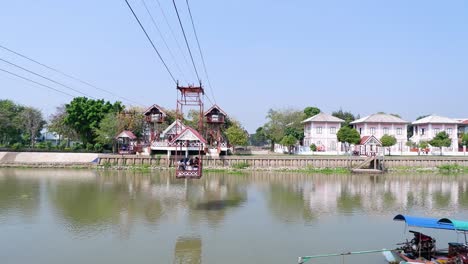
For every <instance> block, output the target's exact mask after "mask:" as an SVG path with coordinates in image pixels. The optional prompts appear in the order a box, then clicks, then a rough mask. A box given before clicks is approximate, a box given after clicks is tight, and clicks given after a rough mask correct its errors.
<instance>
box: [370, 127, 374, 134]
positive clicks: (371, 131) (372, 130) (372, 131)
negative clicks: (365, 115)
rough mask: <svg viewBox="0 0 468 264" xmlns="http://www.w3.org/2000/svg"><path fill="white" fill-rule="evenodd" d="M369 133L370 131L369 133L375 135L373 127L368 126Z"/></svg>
mask: <svg viewBox="0 0 468 264" xmlns="http://www.w3.org/2000/svg"><path fill="white" fill-rule="evenodd" d="M370 133H371V135H375V127H371V128H370Z"/></svg>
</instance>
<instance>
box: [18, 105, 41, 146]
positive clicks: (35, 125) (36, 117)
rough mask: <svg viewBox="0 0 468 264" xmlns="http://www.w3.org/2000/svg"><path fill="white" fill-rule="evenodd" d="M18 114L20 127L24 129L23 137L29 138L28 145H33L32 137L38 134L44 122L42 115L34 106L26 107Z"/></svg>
mask: <svg viewBox="0 0 468 264" xmlns="http://www.w3.org/2000/svg"><path fill="white" fill-rule="evenodd" d="M20 116H21V123H22V127H23V129H24V134H23V135H24V136H25V138H28V139H29V145H30V146H31V147H34V142H35V140H34V139H35V138H36V137H37V136H38V135H39V133H40V131H41V130H42V128H43V126H44V125H45V123H46V122H45V121H44V118H43V117H42V113H41V111H39V110H37V109H35V108H32V107H26V108H24V109H23V111H21V114H20Z"/></svg>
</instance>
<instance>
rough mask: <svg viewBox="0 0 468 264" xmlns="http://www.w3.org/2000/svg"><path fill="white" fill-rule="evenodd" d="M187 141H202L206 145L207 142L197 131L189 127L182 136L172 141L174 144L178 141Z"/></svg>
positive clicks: (183, 131)
mask: <svg viewBox="0 0 468 264" xmlns="http://www.w3.org/2000/svg"><path fill="white" fill-rule="evenodd" d="M181 140H183V141H185V140H190V141H200V142H202V143H204V144H206V140H205V139H204V138H203V137H202V135H200V133H198V131H196V130H195V129H193V128H191V127H189V126H187V127H186V128H185V129H184V130H182V132H180V134H178V135H177V136H175V137H174V139H173V140H172V141H171V143H174V142H176V141H181Z"/></svg>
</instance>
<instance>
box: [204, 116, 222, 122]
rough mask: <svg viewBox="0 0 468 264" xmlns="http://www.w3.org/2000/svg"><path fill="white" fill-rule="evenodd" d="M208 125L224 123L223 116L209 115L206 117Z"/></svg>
mask: <svg viewBox="0 0 468 264" xmlns="http://www.w3.org/2000/svg"><path fill="white" fill-rule="evenodd" d="M206 122H207V123H224V116H223V115H209V116H207V117H206Z"/></svg>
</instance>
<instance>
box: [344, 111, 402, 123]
mask: <svg viewBox="0 0 468 264" xmlns="http://www.w3.org/2000/svg"><path fill="white" fill-rule="evenodd" d="M359 123H400V124H407V123H409V122H408V121H406V120H403V119H401V118H399V117H397V116H394V115H390V114H383V113H377V114H373V115H370V116H366V117H363V118H360V119H357V120H354V121H353V122H351V124H359Z"/></svg>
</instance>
